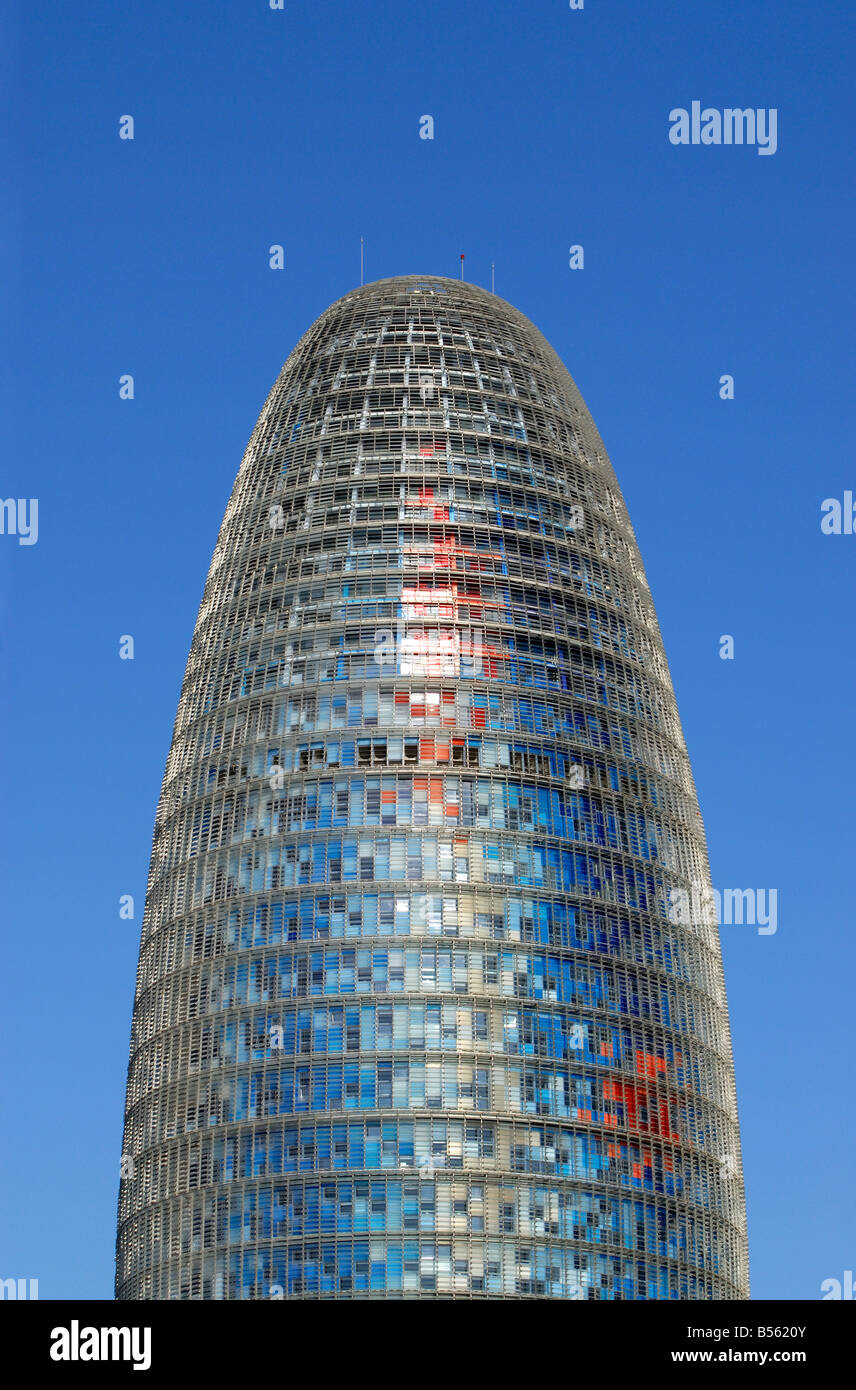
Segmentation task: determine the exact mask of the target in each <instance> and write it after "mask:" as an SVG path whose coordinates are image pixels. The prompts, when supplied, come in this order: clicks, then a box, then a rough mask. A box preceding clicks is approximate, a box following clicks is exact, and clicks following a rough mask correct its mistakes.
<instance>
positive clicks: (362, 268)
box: [360, 237, 366, 285]
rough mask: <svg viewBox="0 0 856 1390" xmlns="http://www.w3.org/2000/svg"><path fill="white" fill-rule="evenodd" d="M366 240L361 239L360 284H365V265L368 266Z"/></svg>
mask: <svg viewBox="0 0 856 1390" xmlns="http://www.w3.org/2000/svg"><path fill="white" fill-rule="evenodd" d="M365 257H366V239H365V237H360V284H361V285H364V284H365V282H366V281H365V265H366V258H365Z"/></svg>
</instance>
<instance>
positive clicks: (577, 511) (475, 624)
mask: <svg viewBox="0 0 856 1390" xmlns="http://www.w3.org/2000/svg"><path fill="white" fill-rule="evenodd" d="M709 883H710V879H709V869H708V862H707V854H706V849H705V840H704V831H703V826H702V822H701V817H700V814H699V809H698V804H697V799H696V794H695V789H694V785H693V780H692V775H691V772H690V766H689V761H688V758H687V752H686V747H685V743H684V739H683V735H682V732H681V726H680V722H679V718H678V713H677V708H676V704H675V699H674V695H673V691H672V686H671V681H670V677H669V672H668V667H667V664H666V659H665V655H664V651H663V645H662V641H661V638H660V632H659V628H658V625H657V620H656V616H655V613H654V609H653V606H652V603H651V598H650V595H649V591H648V585H647V583H646V580H645V575H644V571H643V567H642V562H641V559H640V555H639V551H638V548H637V545H636V541H635V538H634V535H633V531H632V529H631V526H630V522H629V519H628V516H627V512H626V509H625V506H624V502H623V500H622V497H621V493H620V491H619V488H618V484H617V482H616V479H615V475H614V473H613V471H612V467H611V465H610V463H609V460H608V458H607V455H606V451H605V449H604V446H603V443H602V441H601V439H600V436H599V435H598V433H597V430H596V429H595V426H594V424H593V422H592V419H591V417H590V415H589V413H588V411H587V409H586V407H585V404H584V402H583V400H582V398H581V396H580V394H579V392H578V390H577V388H576V386H575V385H574V383H573V381H572V380H571V378H570V377H569V375H568V373H567V371H566V370H565V368H564V367H563V365H562V363H561V362H560V361H559V359H558V357H557V356H556V354H555V353H554V352H553V350H552V349H551V348H550V347H549V345H548V344H547V343H546V341H545V340H544V339H543V338H542V337H541V335H540V334H539V333H538V332H537V331H536V330H535V329H534V328H533V326H532V325H531V324H530V323H529V322H528V321H527V320H526V319H525V318H523V316H522V315H521V314H519V313H518V312H517V311H516V310H515V309H513V308H512V307H511V306H510V305H508V304H506V303H505V302H504V301H502V300H500V299H498V298H496V297H495V296H493V295H490V294H488V293H486V292H485V291H483V290H480V289H478V288H476V287H475V286H472V285H467V284H463V283H460V282H458V281H454V280H442V279H422V278H418V277H407V278H402V279H390V280H383V281H380V282H378V283H376V284H371V285H367V286H365V287H364V288H361V289H359V290H354V291H353V292H352V293H350V294H348V295H346V296H345V297H344V298H343V299H340V300H339V301H338V302H337V303H335V304H333V305H332V306H331V307H330V308H329V309H328V310H327V311H326V312H325V313H324V314H322V316H321V317H320V318H319V319H318V321H317V322H316V323H315V324H314V325H313V326H312V328H311V329H310V330H309V331H308V333H306V335H305V336H304V337H303V338H302V339H301V341H300V342H299V343H298V345H297V347H296V348H295V349H294V351H293V352H292V354H291V356H290V357H289V359H288V361H287V362H286V364H285V366H284V367H283V369H282V371H281V372H280V375H279V377H278V378H277V380H276V383H275V385H274V387H273V389H272V391H271V392H270V395H269V396H268V399H267V401H266V402H265V405H264V408H263V410H262V412H261V415H260V417H259V420H258V423H257V424H256V427H255V429H254V430H253V433H252V437H251V439H250V442H249V445H248V447H247V450H246V453H245V455H244V459H243V462H242V464H241V468H240V472H239V473H238V477H237V481H236V483H235V486H234V490H233V493H232V496H231V499H230V501H229V504H228V506H227V508H226V514H225V517H224V520H223V524H222V527H221V530H220V535H219V538H218V541H217V546H216V549H215V551H214V557H213V560H212V562H211V569H210V572H209V575H208V581H207V584H206V586H205V591H204V595H203V599H202V604H201V607H200V609H199V616H198V619H197V623H196V630H195V633H194V637H193V643H192V646H191V650H190V656H189V659H188V662H187V670H186V675H185V679H184V685H183V688H182V693H181V700H180V703H179V708H178V714H177V718H176V722H175V729H174V733H173V739H172V746H171V749H170V752H169V758H168V761H167V767H166V774H165V776H164V781H163V788H162V793H161V797H160V802H159V805H158V810H157V819H156V822H155V831H154V845H153V851H152V859H151V868H150V874H149V880H148V893H147V900H146V909H145V916H144V922H143V928H142V942H141V948H140V960H139V971H138V979H137V992H136V999H135V1004H134V1015H133V1030H132V1041H131V1053H130V1067H129V1073H128V1088H127V1104H126V1116H125V1139H124V1158H123V1165H124V1167H123V1171H124V1172H125V1173H126V1176H125V1177H124V1179H123V1181H122V1184H121V1190H120V1199H119V1226H118V1266H117V1278H116V1287H117V1295H118V1297H120V1298H123V1299H251V1298H281V1297H284V1298H297V1299H315V1298H321V1299H325V1298H326V1299H352V1298H358V1299H364V1298H392V1299H399V1298H450V1297H451V1298H458V1297H460V1298H521V1297H534V1298H538V1297H553V1298H555V1297H559V1298H569V1299H722V1298H735V1297H737V1298H741V1297H744V1298H745V1297H748V1260H747V1253H746V1231H745V1214H744V1198H743V1180H742V1169H741V1159H740V1140H739V1133H738V1124H737V1110H736V1100H735V1088H734V1076H733V1065H732V1058H731V1041H730V1034H729V1025H728V1015H727V1007H726V1000H725V992H724V985H723V974H722V964H721V955H720V948H719V939H718V934H717V928H716V925H715V921H713V920H706V919H704V918H703V919H702V920H697V921H690V922H675V921H673V920H672V918H673V916H674V914H673V913H672V912H671V909H670V902H671V901H672V900H673V899H672V895H673V891H674V890H676V889H684V890H688V889H690V888H691V887H692V886H693V885H701V886H702V887H704V886H709Z"/></svg>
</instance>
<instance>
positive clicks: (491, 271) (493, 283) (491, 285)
mask: <svg viewBox="0 0 856 1390" xmlns="http://www.w3.org/2000/svg"><path fill="white" fill-rule="evenodd" d="M494 269H495V267H494V263H493V261H491V263H490V292H491V294H495V293H496V290H495V289H494V285H495V283H496V281H495V279H494Z"/></svg>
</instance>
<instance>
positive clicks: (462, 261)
mask: <svg viewBox="0 0 856 1390" xmlns="http://www.w3.org/2000/svg"><path fill="white" fill-rule="evenodd" d="M463 278H464V253H463V251H462V252H461V279H462V280H463Z"/></svg>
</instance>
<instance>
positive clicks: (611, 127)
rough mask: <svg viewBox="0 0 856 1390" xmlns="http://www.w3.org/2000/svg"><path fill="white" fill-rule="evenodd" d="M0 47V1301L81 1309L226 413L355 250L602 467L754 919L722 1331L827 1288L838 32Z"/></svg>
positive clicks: (144, 31)
mask: <svg viewBox="0 0 856 1390" xmlns="http://www.w3.org/2000/svg"><path fill="white" fill-rule="evenodd" d="M2 15H3V19H2V35H0V38H2V42H0V78H2V81H0V91H2V94H3V95H2V98H0V99H2V102H3V107H4V110H3V120H2V126H3V127H4V128H5V130H6V134H5V135H4V136H3V137H2V145H0V149H2V159H3V162H4V164H5V166H6V167H5V170H4V175H5V177H4V188H5V190H6V193H7V198H6V199H4V203H5V204H6V207H5V211H4V212H3V214H2V217H0V256H2V281H3V296H4V308H5V313H4V319H5V320H6V322H7V324H8V325H9V328H8V331H7V332H5V333H3V334H2V339H3V343H2V348H0V351H2V354H3V360H2V446H3V455H2V458H3V464H2V483H0V495H2V497H3V498H7V497H12V498H19V497H20V498H24V499H29V498H38V500H39V511H38V539H37V542H36V543H35V544H30V545H26V544H25V545H21V544H19V538H18V537H16V536H14V535H8V534H6V535H2V536H0V618H2V646H0V660H2V668H3V676H2V690H3V694H2V726H0V727H2V731H3V732H2V774H3V782H4V791H5V795H4V797H3V813H2V814H3V825H2V831H0V845H2V854H3V858H4V862H3V864H2V886H3V893H2V899H3V924H2V925H3V936H2V956H3V968H2V1029H3V1035H2V1062H0V1078H2V1079H1V1080H0V1085H2V1110H3V1116H4V1119H3V1126H2V1127H3V1132H4V1141H3V1159H2V1173H3V1176H2V1184H0V1192H2V1198H1V1199H0V1200H2V1203H3V1208H4V1210H3V1226H2V1236H0V1277H10V1276H15V1277H30V1278H34V1277H35V1278H38V1279H39V1281H40V1283H39V1287H40V1294H41V1296H42V1297H43V1298H51V1297H87V1298H106V1297H111V1296H112V1278H113V1248H114V1236H115V1209H116V1196H117V1187H118V1177H119V1155H120V1149H121V1140H122V1112H123V1104H124V1085H125V1070H126V1066H127V1053H128V1040H129V1030H130V1020H131V1007H132V1001H133V987H134V974H135V968H136V956H137V946H138V938H139V927H140V918H141V915H142V905H143V898H144V892H145V881H146V873H147V868H148V857H149V850H150V845H151V833H152V826H153V822H154V812H155V805H156V802H157V796H158V791H159V786H160V781H161V777H162V775H163V768H164V762H165V758H166V754H167V750H168V747H169V740H170V734H171V730H172V724H173V719H174V717H175V710H176V706H177V702H178V696H179V691H180V687H181V681H182V675H183V670H184V663H185V659H186V656H187V650H188V647H189V644H190V639H191V635H192V632H193V625H194V621H195V617H196V610H197V606H198V603H199V600H200V597H201V593H202V588H203V584H204V581H205V576H206V572H207V568H208V563H209V560H210V557H211V552H212V550H213V547H214V543H215V540H216V536H217V530H218V527H219V524H220V520H221V517H222V513H223V510H224V507H225V505H226V501H227V499H228V496H229V492H230V490H231V487H232V482H233V479H234V475H235V473H236V471H237V468H238V465H239V463H240V459H241V455H242V452H243V449H244V446H245V444H246V441H247V439H248V437H249V434H250V431H251V430H252V427H253V424H254V422H255V420H256V417H257V415H258V412H259V410H260V408H261V406H262V403H263V401H264V399H265V396H266V395H267V393H268V390H269V388H270V386H271V384H272V382H273V380H274V378H275V377H276V375H277V373H278V371H279V369H280V366H281V365H282V363H283V361H284V360H285V358H286V357H287V355H288V353H289V352H290V350H291V348H292V347H293V345H294V343H295V342H296V341H297V339H298V338H299V337H300V335H301V334H302V333H303V332H304V331H305V330H306V329H307V328H308V327H309V325H310V324H311V323H312V321H313V320H314V319H315V318H316V317H317V315H318V314H320V313H321V312H322V310H323V309H325V308H326V306H327V305H328V304H329V303H330V302H331V301H332V300H334V299H336V298H338V297H339V296H340V295H342V294H344V293H346V292H347V291H348V290H349V289H350V288H352V287H353V286H354V284H355V283H359V266H360V260H359V245H360V236H361V235H363V236H365V238H366V278H367V279H368V280H373V279H380V278H382V277H385V276H389V275H398V274H409V273H423V272H424V273H433V274H441V275H456V274H458V273H459V267H460V262H459V255H460V253H461V252H464V253H465V255H466V261H465V272H466V276H467V278H468V279H472V280H475V281H477V282H478V283H480V284H482V285H484V286H486V287H488V288H489V286H490V268H491V263H492V262H493V263H495V266H496V291H497V293H498V294H500V295H501V296H502V297H503V298H506V299H508V300H510V301H511V302H512V303H513V304H515V305H516V306H517V307H518V308H519V309H520V310H522V312H523V313H524V314H526V315H527V317H529V318H530V319H531V320H532V321H533V322H534V323H535V324H536V325H537V327H538V328H540V329H541V331H542V332H543V333H544V334H545V336H546V337H547V338H548V339H549V340H550V342H552V344H553V346H554V347H555V348H556V350H557V351H558V353H559V354H560V356H561V357H562V358H563V360H564V362H565V363H566V365H567V367H568V369H569V371H570V373H571V375H572V376H573V377H574V379H575V381H576V382H577V384H578V385H579V387H580V389H581V391H582V393H583V396H584V398H585V400H586V402H587V404H588V405H589V407H590V409H591V411H592V414H593V416H594V419H595V422H596V424H597V425H598V428H599V429H600V431H601V434H602V435H603V438H604V440H605V442H606V446H607V448H608V450H609V453H610V456H611V458H612V461H613V464H614V466H615V469H616V472H617V474H618V478H619V481H620V483H621V485H622V488H623V491H624V495H625V498H626V500H627V504H628V507H629V509H630V515H631V518H632V520H633V523H634V526H635V529H636V533H637V536H638V539H639V543H640V546H641V549H642V555H643V558H644V560H645V563H646V567H647V572H648V578H649V580H650V583H651V588H652V592H653V595H654V600H655V603H656V605H657V609H658V613H659V617H660V622H661V626H662V629H663V635H664V640H665V643H666V651H667V653H668V656H669V660H670V664H671V669H672V674H673V678H674V683H675V688H676V691H677V697H678V704H679V708H680V711H681V715H682V719H683V723H684V729H685V733H686V737H687V742H688V745H689V750H690V755H691V758H692V761H693V767H694V772H695V776H696V781H697V784H698V790H699V796H700V801H701V807H702V812H703V815H704V817H705V822H706V827H707V834H708V840H709V847H710V857H711V864H712V870H713V880H714V885H715V886H716V887H717V888H720V889H722V888H749V887H751V888H763V889H766V890H770V889H775V890H776V892H777V894H778V911H777V930H776V932H775V933H771V934H767V935H761V934H759V933H758V931H757V929H756V928H755V927H752V926H747V925H743V926H737V925H730V926H723V928H722V936H723V947H724V955H725V968H726V983H727V988H728V995H729V1003H730V1011H731V1018H732V1028H733V1035H734V1047H735V1058H736V1068H737V1084H738V1094H739V1103H740V1115H741V1125H742V1135H743V1146H744V1161H745V1169H746V1182H747V1190H748V1200H749V1234H750V1248H751V1261H752V1266H751V1267H752V1288H753V1294H754V1296H756V1297H772V1298H806V1299H816V1298H819V1297H820V1285H821V1281H822V1280H824V1279H827V1278H840V1277H842V1274H843V1271H844V1270H845V1269H854V1268H856V1219H854V1204H853V1196H852V1194H853V1167H854V1164H853V1156H854V1152H856V1148H854V1139H856V1135H854V1122H853V1108H854V1102H853V1090H854V1088H853V1059H854V1033H853V1011H852V1006H853V992H854V990H853V981H854V967H855V966H856V943H854V917H853V872H854V868H853V866H854V858H856V856H854V854H853V846H854V818H853V787H854V756H853V746H854V740H853V690H854V655H853V625H852V615H853V598H854V578H853V576H854V566H856V535H824V534H823V533H822V532H821V527H820V522H821V503H822V501H823V500H824V499H826V498H831V497H837V498H839V499H840V498H842V497H843V494H844V491H845V490H846V489H850V490H853V491H854V492H856V469H854V461H853V433H852V402H853V367H854V363H853V347H852V344H853V320H854V299H853V288H854V270H853V221H854V219H853V202H854V194H853V187H854V180H853V157H852V143H853V105H852V73H853V70H854V29H856V10H854V7H853V4H852V0H838V2H837V3H835V2H834V0H826V3H823V2H821V3H814V4H805V3H801V2H800V0H721V3H717V4H711V3H708V4H700V3H698V0H680V3H678V2H677V0H659V3H657V4H643V3H632V2H631V0H585V7H584V9H582V10H571V9H570V6H569V4H568V0H535V2H534V3H514V4H512V3H509V2H508V0H466V3H461V0H432V3H431V4H425V5H421V4H413V3H405V2H404V0H387V2H386V3H359V4H354V3H348V4H345V3H342V2H341V0H312V2H311V3H305V0H302V2H301V3H297V0H285V5H284V9H283V10H281V11H273V10H271V9H270V7H269V3H268V0H240V2H238V0H234V2H233V3H219V4H214V3H210V0H209V3H201V0H181V3H180V4H176V3H175V0H125V3H122V4H116V3H113V0H110V2H109V3H108V0H85V3H84V0H62V3H61V2H60V0H40V3H38V4H32V3H24V2H23V0H21V3H18V4H9V3H6V4H5V5H4V6H3V9H2ZM695 100H698V101H700V102H701V104H702V107H711V108H716V109H718V110H722V109H724V108H726V107H741V108H745V107H749V106H751V107H753V108H763V109H764V110H765V111H769V110H770V109H771V108H775V109H776V111H777V113H778V122H777V126H778V129H777V136H778V148H777V149H776V152H775V154H773V155H767V156H764V155H760V154H759V152H758V148H757V146H756V147H752V146H745V145H744V146H743V147H738V146H736V145H732V146H725V145H718V146H717V145H696V146H693V145H685V146H676V145H672V144H671V143H670V141H669V113H670V111H671V110H672V109H673V108H677V107H684V108H687V109H690V107H691V103H692V102H693V101H695ZM123 115H133V117H134V121H135V138H134V140H133V141H129V140H120V138H119V121H120V117H121V116H123ZM424 115H431V116H432V117H433V118H434V123H435V125H434V139H433V140H423V139H420V138H419V122H420V117H421V116H424ZM10 191H11V195H12V196H11V200H10V199H9V197H8V195H9V193H10ZM275 243H280V244H282V245H283V246H284V247H285V268H284V270H282V271H274V270H271V269H270V268H269V265H268V248H269V247H270V246H271V245H273V244H275ZM571 245H582V246H583V248H584V268H583V269H578V270H571V269H570V267H569V253H568V248H569V247H570V246H571ZM124 373H131V374H133V376H134V380H135V399H134V400H133V401H123V400H120V398H119V378H120V377H121V376H122V375H123V374H124ZM725 374H728V375H731V376H733V378H734V399H733V400H722V399H720V395H719V392H720V384H719V383H720V378H721V377H722V376H723V375H725ZM123 634H130V635H132V636H133V638H134V641H135V659H134V660H133V661H121V660H120V659H119V638H120V636H122V635H123ZM725 634H728V635H731V636H732V637H733V639H734V659H733V660H722V659H721V658H720V655H719V652H720V638H721V637H722V636H723V635H725ZM126 893H131V894H133V895H134V896H135V898H136V904H137V912H136V918H135V920H134V921H132V922H128V921H123V920H121V919H120V917H119V899H120V896H121V895H122V894H126Z"/></svg>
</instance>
